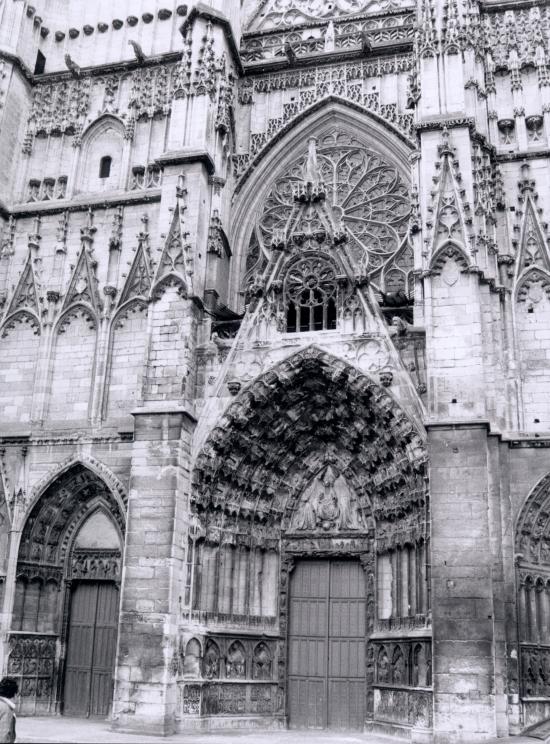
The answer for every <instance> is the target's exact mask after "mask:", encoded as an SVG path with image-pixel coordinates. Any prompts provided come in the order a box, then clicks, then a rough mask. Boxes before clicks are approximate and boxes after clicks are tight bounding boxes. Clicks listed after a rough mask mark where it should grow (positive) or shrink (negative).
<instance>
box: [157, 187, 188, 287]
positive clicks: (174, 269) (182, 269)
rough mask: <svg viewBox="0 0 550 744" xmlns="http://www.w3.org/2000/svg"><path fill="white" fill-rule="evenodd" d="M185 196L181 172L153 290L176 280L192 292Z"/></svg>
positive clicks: (185, 191)
mask: <svg viewBox="0 0 550 744" xmlns="http://www.w3.org/2000/svg"><path fill="white" fill-rule="evenodd" d="M186 197H187V189H186V188H185V176H184V175H183V173H181V174H180V175H179V177H178V185H177V187H176V206H175V208H174V210H173V213H172V221H171V224H170V230H169V232H168V235H167V236H166V238H165V241H164V246H163V248H162V249H161V256H160V260H159V264H158V266H157V271H156V275H155V279H154V282H153V286H154V288H155V291H156V290H157V289H160V288H161V287H162V286H164V285H165V284H166V283H167V282H176V283H178V284H180V286H181V288H182V289H183V291H184V292H185V294H187V295H190V294H192V285H193V282H192V279H193V259H192V258H191V250H190V245H189V243H188V242H187V238H188V237H189V233H188V232H187V231H186V229H185V212H186V210H187V204H186Z"/></svg>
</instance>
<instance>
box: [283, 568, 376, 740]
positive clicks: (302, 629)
mask: <svg viewBox="0 0 550 744" xmlns="http://www.w3.org/2000/svg"><path fill="white" fill-rule="evenodd" d="M365 594H366V592H365V574H364V571H363V569H362V568H361V565H360V563H359V562H358V561H346V560H335V559H323V560H303V561H300V562H299V563H298V564H297V565H296V567H295V569H294V571H293V572H292V574H291V582H290V604H289V635H288V655H289V656H288V670H289V675H288V712H289V726H290V727H291V728H303V729H337V730H362V729H363V726H364V722H365V708H366V688H365V633H366V596H365Z"/></svg>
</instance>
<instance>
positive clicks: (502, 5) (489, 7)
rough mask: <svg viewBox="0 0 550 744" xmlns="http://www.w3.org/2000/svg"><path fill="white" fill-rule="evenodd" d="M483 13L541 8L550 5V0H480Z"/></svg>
mask: <svg viewBox="0 0 550 744" xmlns="http://www.w3.org/2000/svg"><path fill="white" fill-rule="evenodd" d="M479 5H480V9H481V11H482V12H483V13H504V11H506V10H528V9H529V8H541V7H548V6H550V0H495V2H490V0H485V2H480V3H479Z"/></svg>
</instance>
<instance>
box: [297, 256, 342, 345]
mask: <svg viewBox="0 0 550 744" xmlns="http://www.w3.org/2000/svg"><path fill="white" fill-rule="evenodd" d="M336 289H337V284H336V273H335V271H334V269H333V267H332V266H331V265H330V264H329V263H328V262H327V261H324V260H323V259H319V258H304V259H302V260H301V261H298V263H296V264H295V265H294V266H293V267H292V268H291V269H290V270H289V272H288V274H287V278H286V301H287V306H286V307H287V315H286V321H287V323H286V330H287V333H296V332H299V331H326V330H330V329H333V328H336Z"/></svg>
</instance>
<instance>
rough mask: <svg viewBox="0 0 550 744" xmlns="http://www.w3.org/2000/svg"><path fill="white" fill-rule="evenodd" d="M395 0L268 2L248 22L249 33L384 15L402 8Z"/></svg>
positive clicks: (296, 0) (291, 0) (280, 0)
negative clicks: (327, 20)
mask: <svg viewBox="0 0 550 744" xmlns="http://www.w3.org/2000/svg"><path fill="white" fill-rule="evenodd" d="M401 8H402V4H397V3H396V2H394V0H334V2H332V3H330V4H329V3H326V2H323V0H268V2H267V3H261V4H260V9H259V10H258V11H257V13H256V14H255V15H254V16H253V18H252V19H251V21H250V23H249V25H248V29H247V30H248V31H249V32H251V31H268V30H269V31H271V30H273V29H278V28H281V27H284V26H296V25H299V24H303V23H307V24H311V22H312V21H316V20H319V19H323V18H327V19H337V18H346V17H347V16H355V15H359V14H375V13H379V14H381V13H384V12H385V11H390V10H391V11H393V10H397V9H401Z"/></svg>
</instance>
